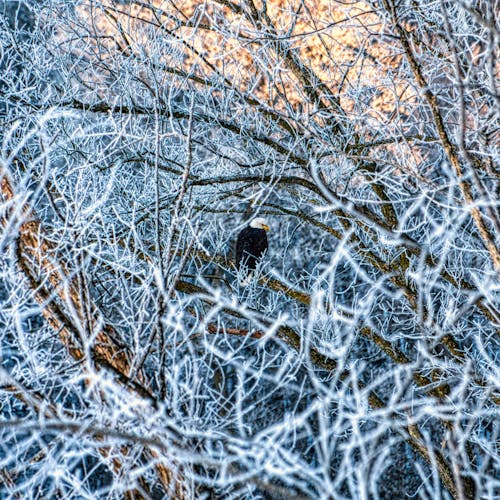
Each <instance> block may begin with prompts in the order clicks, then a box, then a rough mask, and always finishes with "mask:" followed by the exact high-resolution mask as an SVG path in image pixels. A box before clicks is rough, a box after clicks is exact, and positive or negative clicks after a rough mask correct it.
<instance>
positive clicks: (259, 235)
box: [236, 217, 270, 286]
mask: <svg viewBox="0 0 500 500" xmlns="http://www.w3.org/2000/svg"><path fill="white" fill-rule="evenodd" d="M269 229H270V228H269V224H268V223H267V221H266V219H263V218H262V217H257V218H255V219H253V220H252V221H251V222H250V224H249V225H248V226H246V227H245V228H243V229H242V230H241V231H240V234H238V239H237V240H236V267H237V269H238V271H239V272H240V275H241V276H242V278H241V280H240V286H247V285H249V284H250V282H251V280H252V277H253V271H254V270H255V268H256V267H257V264H258V263H259V261H260V259H261V258H262V256H263V255H264V252H265V251H266V250H267V234H266V231H269Z"/></svg>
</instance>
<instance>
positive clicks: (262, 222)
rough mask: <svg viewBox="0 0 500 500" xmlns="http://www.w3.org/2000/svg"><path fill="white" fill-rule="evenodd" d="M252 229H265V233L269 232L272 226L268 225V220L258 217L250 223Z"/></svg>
mask: <svg viewBox="0 0 500 500" xmlns="http://www.w3.org/2000/svg"><path fill="white" fill-rule="evenodd" d="M250 227H253V228H255V229H264V231H269V229H271V228H270V226H269V224H268V223H267V220H266V219H264V218H263V217H256V218H255V219H252V221H251V222H250Z"/></svg>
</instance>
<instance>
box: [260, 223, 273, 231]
mask: <svg viewBox="0 0 500 500" xmlns="http://www.w3.org/2000/svg"><path fill="white" fill-rule="evenodd" d="M262 229H264V231H269V230H270V229H271V228H270V227H269V226H268V225H267V224H262Z"/></svg>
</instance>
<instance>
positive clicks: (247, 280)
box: [238, 271, 253, 287]
mask: <svg viewBox="0 0 500 500" xmlns="http://www.w3.org/2000/svg"><path fill="white" fill-rule="evenodd" d="M252 279H253V272H252V271H250V272H249V273H248V274H247V275H246V276H244V277H243V278H241V279H240V280H239V281H238V283H239V285H240V286H241V287H245V286H248V285H249V284H250V283H251V282H252Z"/></svg>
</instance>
